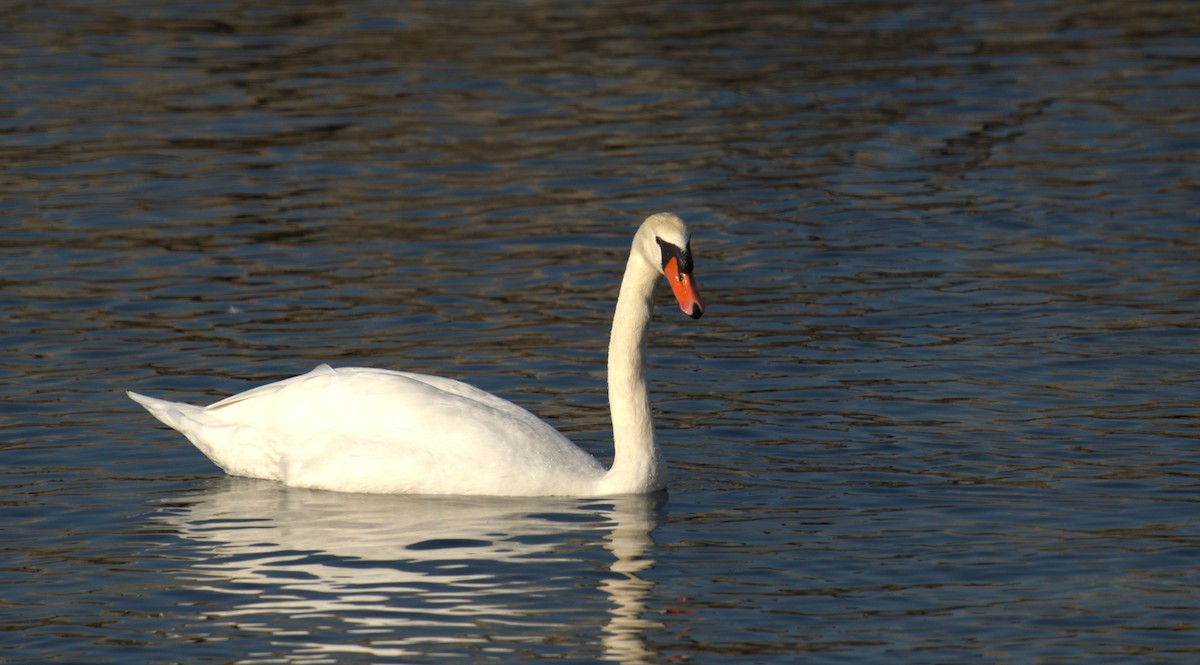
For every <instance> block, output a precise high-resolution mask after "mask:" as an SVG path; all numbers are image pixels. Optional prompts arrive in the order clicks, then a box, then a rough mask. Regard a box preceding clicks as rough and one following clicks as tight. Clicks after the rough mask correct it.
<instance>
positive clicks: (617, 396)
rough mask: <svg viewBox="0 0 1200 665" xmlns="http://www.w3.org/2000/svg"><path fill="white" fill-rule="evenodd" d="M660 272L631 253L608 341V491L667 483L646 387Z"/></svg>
mask: <svg viewBox="0 0 1200 665" xmlns="http://www.w3.org/2000/svg"><path fill="white" fill-rule="evenodd" d="M659 277H660V276H659V274H658V271H656V270H654V269H653V268H651V267H649V266H647V265H646V263H645V261H643V260H641V259H640V258H639V257H637V256H636V255H635V254H634V253H633V252H631V253H630V257H629V262H628V263H627V264H626V265H625V277H624V279H622V280H621V293H620V295H619V296H618V297H617V311H616V313H615V314H614V315H613V326H612V336H611V337H610V338H609V343H608V405H609V409H610V411H611V413H612V425H613V445H614V446H615V452H614V454H613V464H612V468H611V469H609V471H608V473H607V474H605V476H604V479H603V481H602V487H603V489H604V491H605V492H607V493H612V494H633V493H643V492H649V491H653V490H658V489H662V488H663V487H666V484H667V474H666V467H665V466H664V465H663V462H662V458H661V457H660V455H659V452H658V446H657V444H656V443H655V441H654V418H653V415H652V413H651V411H650V396H649V394H648V392H647V391H646V336H647V331H648V328H649V325H650V315H651V314H653V312H654V289H655V287H656V286H657V285H658V280H659Z"/></svg>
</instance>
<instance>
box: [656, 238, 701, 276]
mask: <svg viewBox="0 0 1200 665" xmlns="http://www.w3.org/2000/svg"><path fill="white" fill-rule="evenodd" d="M654 240H655V242H657V243H658V247H659V249H661V250H662V265H663V268H664V269H666V267H667V262H668V261H670V260H671V259H672V258H674V259H675V263H676V265H678V266H679V272H680V274H683V275H690V274H692V267H693V266H692V243H690V242H689V243H688V244H687V247H684V248H683V249H679V248H678V247H676V246H675V245H672V244H671V243H669V242H667V241H666V240H663V239H662V238H659V237H658V236H655V237H654Z"/></svg>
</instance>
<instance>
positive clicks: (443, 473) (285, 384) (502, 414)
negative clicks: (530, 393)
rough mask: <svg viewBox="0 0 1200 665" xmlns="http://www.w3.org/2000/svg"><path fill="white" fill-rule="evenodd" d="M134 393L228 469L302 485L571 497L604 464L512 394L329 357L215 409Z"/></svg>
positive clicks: (594, 479)
mask: <svg viewBox="0 0 1200 665" xmlns="http://www.w3.org/2000/svg"><path fill="white" fill-rule="evenodd" d="M131 397H132V395H131ZM134 399H135V400H137V401H138V402H139V403H141V404H142V405H143V406H146V408H147V409H148V410H150V411H151V413H153V414H154V415H155V416H156V417H158V418H159V419H160V420H162V421H163V422H165V423H166V424H168V425H170V426H171V427H174V428H175V429H178V430H179V431H180V432H182V433H183V434H184V435H185V436H187V437H188V439H189V440H191V441H192V442H193V443H194V444H195V445H196V446H197V447H198V448H199V449H200V450H201V451H203V452H204V453H205V455H207V456H208V457H209V458H210V459H212V461H213V462H215V463H216V464H217V465H218V466H220V467H221V468H222V469H224V470H225V471H226V472H227V473H230V474H232V475H241V476H250V477H256V478H267V479H272V480H278V481H281V482H284V483H286V484H288V485H292V486H297V487H310V488H316V489H330V490H340V491H357V492H397V493H399V492H403V493H421V494H492V495H554V494H566V495H571V494H586V493H588V489H589V487H591V486H592V485H594V484H595V483H596V482H598V480H599V478H600V477H601V476H603V474H604V471H605V470H604V468H603V467H602V466H601V465H600V464H599V463H598V462H597V461H596V460H595V459H594V458H593V457H592V456H590V455H588V454H587V453H585V452H584V451H582V450H580V449H579V448H577V447H576V446H575V445H574V444H572V443H571V442H570V441H568V440H567V439H566V437H564V436H562V435H561V434H560V433H558V432H557V431H556V430H555V429H554V428H552V427H550V426H549V425H547V424H546V423H544V422H542V421H541V420H539V419H538V418H537V417H535V416H534V415H533V414H531V413H529V412H528V411H526V410H525V409H522V408H521V407H519V406H517V405H515V404H513V403H512V402H509V401H508V400H505V399H502V398H500V397H497V396H495V395H492V394H491V393H488V392H485V391H483V390H479V389H478V388H475V387H474V386H471V385H469V384H466V383H462V382H460V381H455V380H453V379H446V378H442V377H435V376H428V375H423V374H413V373H409V372H397V371H392V370H381V369H370V368H338V369H333V368H331V367H329V366H328V365H321V366H319V367H317V368H316V369H314V370H313V371H311V372H309V373H307V374H303V375H300V376H296V377H292V378H290V379H285V380H283V381H279V382H276V383H272V384H268V385H266V386H262V387H259V388H255V389H253V390H249V391H247V392H244V393H240V394H238V395H234V396H232V397H229V398H227V399H224V400H221V401H219V402H216V403H215V404H212V405H210V406H208V407H206V408H201V407H195V406H191V405H187V404H179V403H175V402H165V401H163V400H154V399H153V398H146V397H143V396H140V395H138V396H136V397H134Z"/></svg>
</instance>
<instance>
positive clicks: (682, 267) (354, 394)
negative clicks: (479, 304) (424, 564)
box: [128, 213, 704, 496]
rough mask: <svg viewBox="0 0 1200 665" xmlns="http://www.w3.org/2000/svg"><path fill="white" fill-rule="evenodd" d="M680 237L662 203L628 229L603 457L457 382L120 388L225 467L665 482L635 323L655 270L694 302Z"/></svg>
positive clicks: (379, 373) (401, 486) (436, 481)
mask: <svg viewBox="0 0 1200 665" xmlns="http://www.w3.org/2000/svg"><path fill="white" fill-rule="evenodd" d="M689 243H690V235H689V233H688V230H687V227H686V225H684V223H683V221H682V220H680V219H679V218H678V217H677V216H675V215H673V214H670V213H659V214H656V215H651V216H650V217H648V218H647V219H646V221H645V222H643V223H642V226H641V227H640V228H639V229H638V232H637V234H636V235H635V236H634V241H633V246H632V248H631V251H630V256H629V261H628V263H627V264H626V269H625V276H624V279H623V280H622V283H621V291H620V295H619V297H618V299H617V308H616V313H615V315H614V317H613V329H612V336H611V338H610V341H609V363H608V383H609V404H610V408H611V412H612V422H613V442H614V446H615V452H614V457H613V464H612V467H611V468H609V469H606V468H605V467H604V466H603V465H602V464H600V463H599V462H598V461H596V459H595V458H594V457H592V456H591V455H589V454H588V453H586V452H584V451H583V450H581V449H580V448H578V447H577V446H575V445H574V444H572V443H571V442H570V441H569V440H568V439H567V438H566V437H564V436H563V435H562V434H560V433H559V432H558V431H557V430H555V429H554V428H553V427H551V426H550V425H548V424H546V423H545V422H542V421H541V420H539V419H538V418H537V417H536V416H534V415H533V414H531V413H530V412H528V411H526V410H525V409H523V408H521V407H519V406H517V405H516V404H513V403H512V402H510V401H508V400H506V399H503V398H500V397H497V396H495V395H492V394H491V393H488V392H485V391H483V390H480V389H478V388H475V387H474V386H471V385H468V384H466V383H463V382H461V381H455V380H453V379H447V378H442V377H437V376H429V375H424V374H413V373H409V372H397V371H392V370H384V369H370V368H358V367H351V368H338V369H334V368H332V367H330V366H328V365H320V366H318V367H317V368H316V369H314V370H312V371H311V372H309V373H307V374H303V375H300V376H295V377H292V378H290V379H285V380H283V381H278V382H275V383H271V384H268V385H265V386H261V387H259V388H254V389H252V390H249V391H246V392H244V393H241V394H238V395H234V396H232V397H229V398H226V399H223V400H221V401H219V402H216V403H214V404H211V405H209V406H204V407H202V406H195V405H191V404H184V403H180V402H169V401H166V400H161V399H156V398H153V397H146V396H144V395H139V394H137V393H133V392H130V393H128V395H129V397H130V398H131V399H133V400H134V401H136V402H137V403H139V404H141V405H142V406H143V407H145V408H146V410H148V411H149V412H150V413H151V414H152V415H153V416H154V417H155V418H158V419H159V420H160V421H162V422H163V423H164V424H166V425H168V426H170V427H172V428H174V429H176V430H178V431H179V432H180V433H182V434H183V435H184V436H186V437H187V438H188V440H190V441H191V442H192V443H193V444H195V446H196V447H197V448H199V449H200V451H201V452H203V453H204V454H205V455H206V456H207V457H208V458H209V459H210V460H212V461H213V462H214V463H215V464H216V465H217V466H219V467H220V468H221V469H223V470H224V471H225V472H226V473H228V474H230V475H235V476H248V477H252V478H263V479H268V480H276V481H279V482H282V483H284V484H286V485H290V486H294V487H307V488H313V489H326V490H337V491H346V492H374V493H404V494H455V495H493V496H608V495H619V494H642V493H647V492H653V491H657V490H660V489H663V488H664V487H666V480H667V475H666V467H665V465H664V463H663V460H662V456H661V454H660V452H659V449H658V445H657V442H656V440H655V432H654V424H653V420H652V417H651V411H650V404H649V397H648V394H647V389H646V382H645V350H646V338H647V329H648V324H649V321H650V318H651V314H652V313H653V310H654V300H653V298H654V291H655V287H656V285H657V284H658V281H659V280H660V279H662V278H663V277H664V276H665V277H666V278H667V281H668V283H669V284H670V285H671V287H672V291H673V292H674V294H675V297H676V300H677V301H678V303H679V306H680V309H682V310H683V311H684V313H686V314H688V315H689V316H691V317H692V318H699V317H700V316H701V314H703V311H704V305H703V303H702V302H701V300H700V296H699V293H698V291H697V289H696V285H695V283H694V281H693V280H692V267H693V264H692V256H691V249H690V244H689Z"/></svg>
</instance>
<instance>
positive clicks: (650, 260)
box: [633, 212, 704, 319]
mask: <svg viewBox="0 0 1200 665" xmlns="http://www.w3.org/2000/svg"><path fill="white" fill-rule="evenodd" d="M691 241H692V236H691V234H690V233H688V228H687V224H684V223H683V220H682V219H679V216H678V215H675V214H674V213H669V212H660V213H657V214H654V215H650V216H649V217H647V218H646V221H644V222H642V226H641V228H639V229H638V232H637V235H636V236H635V237H634V241H633V250H634V251H635V252H637V253H638V254H639V255H640V256H641V257H642V259H643V260H644V261H645V262H646V263H647V264H649V265H650V266H651V267H653V268H654V270H656V271H658V272H659V274H661V275H663V276H664V277H666V278H667V283H668V284H670V285H671V292H672V293H674V294H675V300H676V301H677V302H678V303H679V309H680V310H682V311H683V313H684V314H687V315H688V316H690V317H692V318H693V319H698V318H700V317H701V316H702V315H703V314H704V301H702V300H701V299H700V291H699V289H698V288H697V285H696V280H695V278H693V277H692V270H693V268H694V263H693V261H692V242H691Z"/></svg>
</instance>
